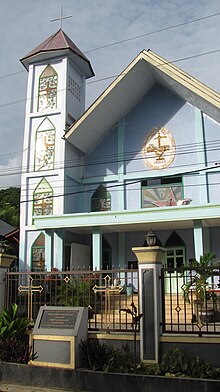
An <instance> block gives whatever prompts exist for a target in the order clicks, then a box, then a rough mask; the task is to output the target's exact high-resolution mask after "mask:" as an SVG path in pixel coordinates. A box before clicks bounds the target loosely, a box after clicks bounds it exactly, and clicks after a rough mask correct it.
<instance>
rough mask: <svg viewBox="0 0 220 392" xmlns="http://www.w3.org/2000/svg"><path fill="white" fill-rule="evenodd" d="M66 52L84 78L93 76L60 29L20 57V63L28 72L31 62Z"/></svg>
mask: <svg viewBox="0 0 220 392" xmlns="http://www.w3.org/2000/svg"><path fill="white" fill-rule="evenodd" d="M68 51H70V52H71V54H70V56H71V57H72V60H73V62H74V63H76V64H77V65H78V66H79V67H80V68H81V69H83V71H84V73H85V75H86V78H90V77H92V76H94V72H93V69H92V66H91V64H90V61H89V60H88V59H87V57H86V56H85V55H84V54H83V53H82V52H81V50H80V49H79V48H78V47H77V46H76V45H75V44H74V43H73V41H72V40H71V39H70V38H69V37H68V36H67V35H66V34H65V33H64V31H63V30H62V29H59V30H58V31H57V32H56V33H55V34H52V35H51V36H50V37H48V38H47V39H46V40H45V41H43V42H42V43H41V44H40V45H38V46H37V47H36V48H34V49H33V50H32V51H31V52H29V53H28V54H27V55H26V56H24V57H22V59H21V60H20V61H21V63H22V64H23V65H24V67H25V68H26V69H27V70H28V68H29V64H31V63H33V62H36V61H39V60H44V59H46V58H52V57H56V56H57V55H60V54H62V53H67V52H68Z"/></svg>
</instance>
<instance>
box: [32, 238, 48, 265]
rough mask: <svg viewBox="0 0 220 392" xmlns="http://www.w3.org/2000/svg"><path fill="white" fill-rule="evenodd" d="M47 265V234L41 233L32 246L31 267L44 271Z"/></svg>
mask: <svg viewBox="0 0 220 392" xmlns="http://www.w3.org/2000/svg"><path fill="white" fill-rule="evenodd" d="M44 267H45V235H44V234H43V233H41V234H40V235H39V236H38V237H37V239H36V240H35V241H34V243H33V245H32V248H31V269H32V270H33V271H42V270H44Z"/></svg>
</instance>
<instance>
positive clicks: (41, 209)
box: [19, 29, 94, 270]
mask: <svg viewBox="0 0 220 392" xmlns="http://www.w3.org/2000/svg"><path fill="white" fill-rule="evenodd" d="M21 63H22V64H23V66H24V67H25V68H26V69H27V71H28V86H27V102H26V114H25V129H24V144H23V162H22V178H21V217H20V232H21V234H20V235H21V238H20V261H19V268H20V269H24V268H25V269H26V268H27V269H34V270H38V269H43V268H48V269H50V268H51V267H52V266H54V267H57V268H59V269H61V268H62V261H63V233H59V232H58V231H54V232H52V231H51V233H50V234H48V233H46V232H45V233H44V232H39V231H37V230H36V228H35V226H34V216H39V215H54V214H56V215H57V214H60V215H61V214H64V213H65V212H68V211H67V208H66V204H65V198H64V194H65V178H66V176H67V175H68V176H69V177H71V173H69V172H68V169H67V168H66V166H67V165H66V164H65V162H66V160H67V159H70V157H71V159H74V158H75V157H74V154H77V156H79V155H80V153H81V152H80V151H77V152H76V151H74V149H73V147H72V146H71V145H69V144H68V142H65V140H64V138H63V136H64V134H65V132H66V130H67V129H68V127H69V126H70V125H71V124H73V123H74V122H75V121H77V120H78V118H79V117H80V116H81V115H82V114H83V112H84V110H85V85H86V79H87V78H90V77H92V76H94V72H93V69H92V67H91V64H90V62H89V60H88V59H87V58H86V57H85V55H84V54H83V53H82V52H81V51H80V49H79V48H78V47H77V46H76V45H75V44H74V43H73V42H72V41H71V39H70V38H69V37H68V36H67V35H66V34H65V33H64V31H63V30H62V29H60V30H58V31H57V32H56V33H55V34H53V35H51V36H50V37H49V38H47V39H46V40H45V41H44V42H42V43H41V44H40V45H38V46H37V47H36V48H35V49H33V50H32V51H31V52H30V53H28V54H27V55H26V56H24V57H23V58H22V59H21ZM39 238H40V241H41V244H40V245H39V244H38V242H39V241H38V240H37V239H39ZM36 243H37V244H38V245H36ZM46 243H47V244H49V245H50V246H47V247H46V248H47V250H46V252H45V244H46ZM48 249H51V252H49V251H48ZM42 266H43V267H42Z"/></svg>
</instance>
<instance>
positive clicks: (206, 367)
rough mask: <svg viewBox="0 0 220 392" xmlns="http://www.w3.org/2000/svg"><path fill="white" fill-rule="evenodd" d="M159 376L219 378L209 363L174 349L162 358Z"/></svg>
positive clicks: (218, 374)
mask: <svg viewBox="0 0 220 392" xmlns="http://www.w3.org/2000/svg"><path fill="white" fill-rule="evenodd" d="M159 368H160V374H161V375H164V376H169V377H171V376H172V377H195V378H219V376H220V373H219V370H218V369H215V368H214V367H213V365H212V364H211V363H210V362H206V361H202V360H201V359H200V358H199V357H189V356H187V355H185V354H184V353H183V352H182V351H181V350H180V349H179V348H177V347H174V348H172V349H171V350H169V351H167V352H166V353H164V354H163V356H162V361H161V364H160V365H159Z"/></svg>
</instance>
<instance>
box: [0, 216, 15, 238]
mask: <svg viewBox="0 0 220 392" xmlns="http://www.w3.org/2000/svg"><path fill="white" fill-rule="evenodd" d="M12 230H15V228H14V227H13V226H11V225H9V224H8V223H6V222H4V221H3V220H2V219H0V236H5V235H6V234H8V233H10V232H11V231H12Z"/></svg>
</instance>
